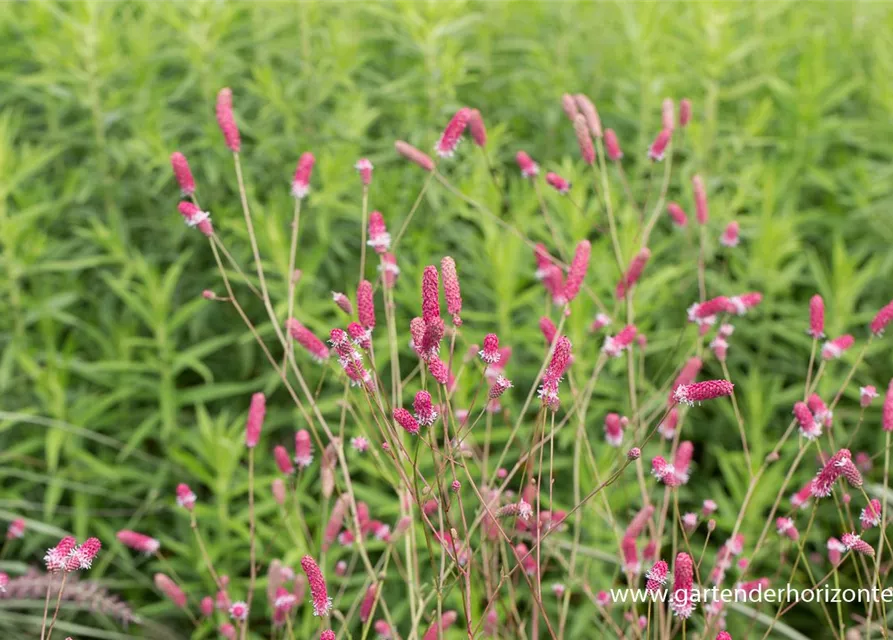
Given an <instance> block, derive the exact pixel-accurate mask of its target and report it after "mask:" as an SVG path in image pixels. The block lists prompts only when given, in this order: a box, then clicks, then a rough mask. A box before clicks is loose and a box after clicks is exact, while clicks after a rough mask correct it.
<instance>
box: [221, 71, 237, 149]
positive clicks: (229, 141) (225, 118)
mask: <svg viewBox="0 0 893 640" xmlns="http://www.w3.org/2000/svg"><path fill="white" fill-rule="evenodd" d="M217 124H218V125H219V126H220V131H222V132H223V138H224V140H226V146H227V147H229V148H230V150H231V151H233V152H234V153H238V152H239V148H240V147H241V141H240V140H239V127H238V126H237V125H236V119H235V117H233V92H232V90H231V89H230V88H229V87H226V88H224V89H221V90H220V92H219V93H218V94H217Z"/></svg>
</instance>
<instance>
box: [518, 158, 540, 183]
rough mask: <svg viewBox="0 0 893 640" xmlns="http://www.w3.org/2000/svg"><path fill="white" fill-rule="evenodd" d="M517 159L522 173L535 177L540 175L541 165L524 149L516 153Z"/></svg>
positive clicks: (527, 176) (528, 176) (525, 175)
mask: <svg viewBox="0 0 893 640" xmlns="http://www.w3.org/2000/svg"><path fill="white" fill-rule="evenodd" d="M515 161H516V162H517V163H518V167H519V168H520V169H521V175H522V176H524V177H525V178H533V177H534V176H537V175H539V172H540V166H539V165H538V164H537V163H536V162H534V161H533V160H532V159H531V157H530V156H529V155H527V153H525V152H524V151H519V152H518V153H516V154H515Z"/></svg>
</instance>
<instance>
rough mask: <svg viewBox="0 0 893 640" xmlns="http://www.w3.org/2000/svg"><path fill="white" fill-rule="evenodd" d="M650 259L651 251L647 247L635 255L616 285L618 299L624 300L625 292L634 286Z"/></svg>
mask: <svg viewBox="0 0 893 640" xmlns="http://www.w3.org/2000/svg"><path fill="white" fill-rule="evenodd" d="M650 258H651V250H650V249H648V248H647V247H645V248H644V249H642V250H641V251H639V253H637V254H636V255H635V257H634V258H633V259H632V262H630V263H629V268H628V269H627V270H626V273H625V274H623V276H622V277H621V278H620V281H619V282H618V283H617V290H616V294H617V297H618V298H619V299H623V298H625V297H626V294H627V292H628V291H629V290H630V289H632V288H633V287H634V286H635V285H636V283H637V282H638V281H639V278H640V277H641V276H642V272H643V271H644V270H645V265H646V264H648V260H649V259H650Z"/></svg>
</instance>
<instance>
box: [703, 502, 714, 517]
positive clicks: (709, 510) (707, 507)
mask: <svg viewBox="0 0 893 640" xmlns="http://www.w3.org/2000/svg"><path fill="white" fill-rule="evenodd" d="M716 508H717V507H716V502H714V501H713V500H704V504H703V505H701V514H702V515H703V516H704V517H705V518H709V517H710V516H711V515H713V514H714V513H715V512H716Z"/></svg>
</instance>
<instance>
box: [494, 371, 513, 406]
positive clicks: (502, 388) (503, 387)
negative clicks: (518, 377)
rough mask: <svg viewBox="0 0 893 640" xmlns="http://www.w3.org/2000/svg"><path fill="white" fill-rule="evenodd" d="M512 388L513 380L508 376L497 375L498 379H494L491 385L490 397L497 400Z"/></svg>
mask: <svg viewBox="0 0 893 640" xmlns="http://www.w3.org/2000/svg"><path fill="white" fill-rule="evenodd" d="M511 388H512V381H511V380H509V379H508V378H506V377H505V376H502V375H499V376H497V377H496V380H494V381H493V385H492V386H491V387H490V394H489V396H490V399H491V400H496V399H497V398H500V397H501V396H502V394H504V393H505V392H506V391H508V390H509V389H511Z"/></svg>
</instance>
